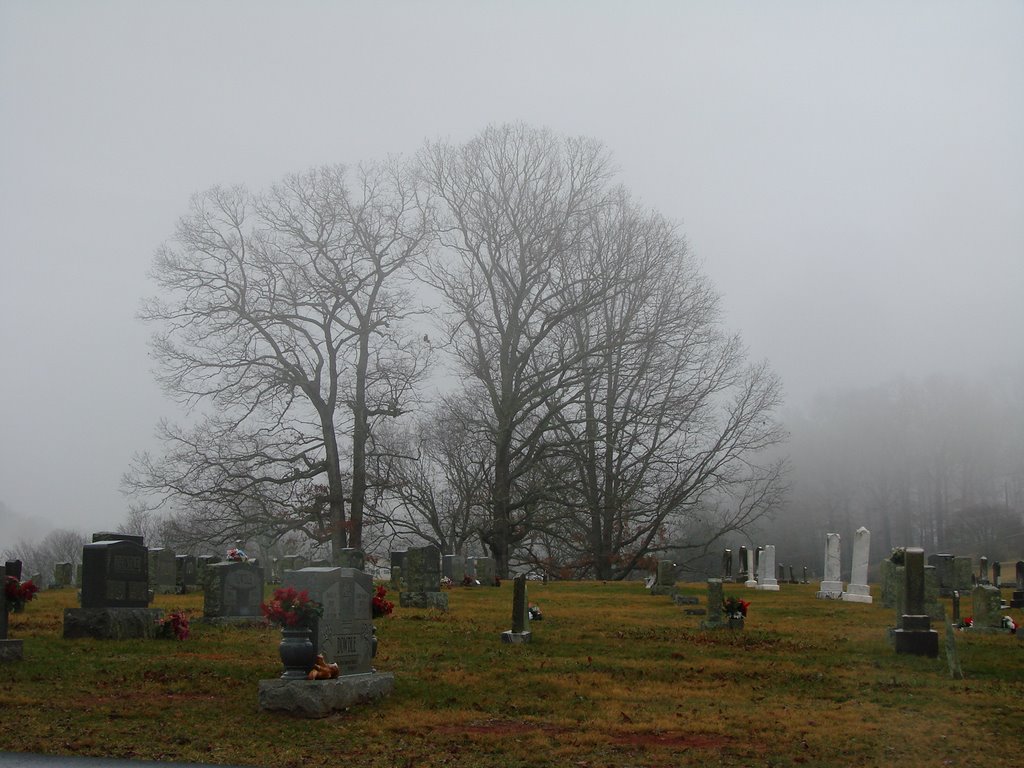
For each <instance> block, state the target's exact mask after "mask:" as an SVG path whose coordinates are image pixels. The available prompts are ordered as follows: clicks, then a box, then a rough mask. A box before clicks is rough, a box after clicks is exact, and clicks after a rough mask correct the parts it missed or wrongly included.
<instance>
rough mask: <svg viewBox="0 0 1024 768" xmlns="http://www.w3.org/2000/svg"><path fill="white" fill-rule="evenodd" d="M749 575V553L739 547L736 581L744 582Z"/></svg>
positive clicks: (741, 546)
mask: <svg viewBox="0 0 1024 768" xmlns="http://www.w3.org/2000/svg"><path fill="white" fill-rule="evenodd" d="M749 574H750V552H749V551H748V550H747V548H746V547H745V546H743V545H740V572H739V573H738V574H736V581H746V580H747V576H748V575H749Z"/></svg>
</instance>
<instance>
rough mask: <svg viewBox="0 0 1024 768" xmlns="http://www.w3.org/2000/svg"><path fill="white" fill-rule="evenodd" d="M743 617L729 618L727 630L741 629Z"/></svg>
mask: <svg viewBox="0 0 1024 768" xmlns="http://www.w3.org/2000/svg"><path fill="white" fill-rule="evenodd" d="M743 618H744V617H743V616H730V617H729V629H743Z"/></svg>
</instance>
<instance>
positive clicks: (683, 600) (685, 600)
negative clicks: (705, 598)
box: [672, 595, 700, 605]
mask: <svg viewBox="0 0 1024 768" xmlns="http://www.w3.org/2000/svg"><path fill="white" fill-rule="evenodd" d="M672 602H674V603H675V604H676V605H700V598H699V597H694V596H693V595H674V596H673V597H672Z"/></svg>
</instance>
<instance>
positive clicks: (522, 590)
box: [501, 574, 532, 643]
mask: <svg viewBox="0 0 1024 768" xmlns="http://www.w3.org/2000/svg"><path fill="white" fill-rule="evenodd" d="M531 637H532V634H531V632H530V604H529V602H528V601H527V597H526V576H525V575H522V574H521V575H519V576H516V577H515V579H513V581H512V629H509V630H505V631H504V632H502V633H501V642H503V643H528V642H530V639H531Z"/></svg>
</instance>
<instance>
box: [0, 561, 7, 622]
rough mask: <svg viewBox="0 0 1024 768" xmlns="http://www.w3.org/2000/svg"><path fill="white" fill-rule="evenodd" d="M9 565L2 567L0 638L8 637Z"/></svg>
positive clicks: (0, 574)
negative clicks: (7, 585)
mask: <svg viewBox="0 0 1024 768" xmlns="http://www.w3.org/2000/svg"><path fill="white" fill-rule="evenodd" d="M6 583H7V567H6V566H4V567H3V568H0V640H6V639H7V590H6V589H4V586H5V585H6Z"/></svg>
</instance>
